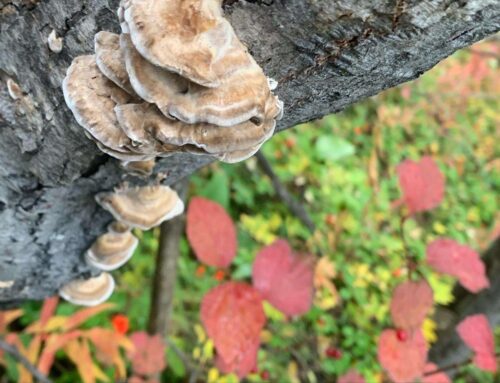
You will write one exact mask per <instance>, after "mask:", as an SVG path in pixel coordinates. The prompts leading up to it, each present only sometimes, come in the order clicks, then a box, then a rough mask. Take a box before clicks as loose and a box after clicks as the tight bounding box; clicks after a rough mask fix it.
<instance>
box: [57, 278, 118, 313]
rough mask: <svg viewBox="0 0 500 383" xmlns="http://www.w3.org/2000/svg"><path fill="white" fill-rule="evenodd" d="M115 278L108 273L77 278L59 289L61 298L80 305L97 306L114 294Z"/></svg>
mask: <svg viewBox="0 0 500 383" xmlns="http://www.w3.org/2000/svg"><path fill="white" fill-rule="evenodd" d="M114 289H115V280H114V279H113V277H112V276H111V275H110V274H108V273H101V274H100V275H98V276H97V277H94V278H90V279H76V280H74V281H71V282H69V283H68V284H66V285H64V286H63V287H62V288H61V289H59V295H60V296H61V298H63V299H65V300H67V301H68V302H71V303H73V304H75V305H80V306H97V305H100V304H101V303H104V302H105V301H107V300H108V298H109V297H110V296H111V294H113V290H114Z"/></svg>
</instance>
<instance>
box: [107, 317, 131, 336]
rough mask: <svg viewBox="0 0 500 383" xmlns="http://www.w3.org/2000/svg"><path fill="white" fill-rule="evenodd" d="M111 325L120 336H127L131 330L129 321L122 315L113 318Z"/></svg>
mask: <svg viewBox="0 0 500 383" xmlns="http://www.w3.org/2000/svg"><path fill="white" fill-rule="evenodd" d="M111 324H112V325H113V328H114V329H115V331H116V332H117V333H118V334H126V333H127V331H128V328H129V320H128V318H127V317H126V316H125V315H122V314H117V315H115V316H113V318H111Z"/></svg>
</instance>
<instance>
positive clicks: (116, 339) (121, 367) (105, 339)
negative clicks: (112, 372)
mask: <svg viewBox="0 0 500 383" xmlns="http://www.w3.org/2000/svg"><path fill="white" fill-rule="evenodd" d="M82 335H83V336H85V337H86V338H87V339H89V340H90V341H91V342H92V344H93V345H94V346H95V348H96V350H97V358H98V359H99V360H100V361H101V362H102V363H105V364H108V365H111V364H113V365H115V366H116V369H117V373H118V378H120V379H125V378H126V375H127V371H126V366H125V362H124V361H123V358H122V356H121V354H120V349H119V348H120V347H123V348H124V349H126V350H132V349H133V347H134V346H133V344H132V342H131V341H130V340H129V339H128V338H127V337H126V336H124V335H122V334H119V333H117V332H116V331H113V330H109V329H104V328H93V329H91V330H88V331H85V332H84V333H83V334H82Z"/></svg>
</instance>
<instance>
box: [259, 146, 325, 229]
mask: <svg viewBox="0 0 500 383" xmlns="http://www.w3.org/2000/svg"><path fill="white" fill-rule="evenodd" d="M255 157H256V158H257V164H258V165H259V168H260V170H262V172H263V173H264V174H265V175H267V176H268V177H269V179H270V180H271V183H272V184H273V187H274V191H275V192H276V194H277V195H278V197H279V198H280V199H281V201H282V202H283V203H284V204H285V205H286V206H287V207H288V209H290V211H291V212H292V213H293V214H294V215H295V216H296V217H297V218H298V219H299V220H300V221H302V223H303V224H304V225H305V226H306V227H307V228H308V229H309V231H310V232H311V233H313V232H314V231H315V230H316V226H315V225H314V222H313V221H312V219H311V217H309V214H308V213H307V211H306V209H305V208H304V206H302V205H301V204H300V203H299V202H298V201H297V200H296V199H295V198H294V197H293V195H292V194H290V192H289V191H288V190H287V188H286V187H285V185H283V184H282V183H281V181H280V179H279V177H278V176H277V175H276V173H275V172H274V170H273V168H272V166H271V164H270V163H269V161H268V160H267V158H266V156H265V155H264V153H262V152H261V151H259V152H258V153H257V154H256V155H255Z"/></svg>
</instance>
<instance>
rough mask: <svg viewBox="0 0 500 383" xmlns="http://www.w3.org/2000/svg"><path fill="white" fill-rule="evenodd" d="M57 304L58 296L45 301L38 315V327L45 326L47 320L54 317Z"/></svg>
mask: <svg viewBox="0 0 500 383" xmlns="http://www.w3.org/2000/svg"><path fill="white" fill-rule="evenodd" d="M58 303H59V296H57V295H54V296H53V297H51V298H47V299H45V301H44V302H43V306H42V311H41V313H40V325H41V326H42V327H43V326H45V325H46V324H47V322H48V320H49V319H50V318H51V317H52V316H53V315H54V313H55V312H56V309H57V305H58Z"/></svg>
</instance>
